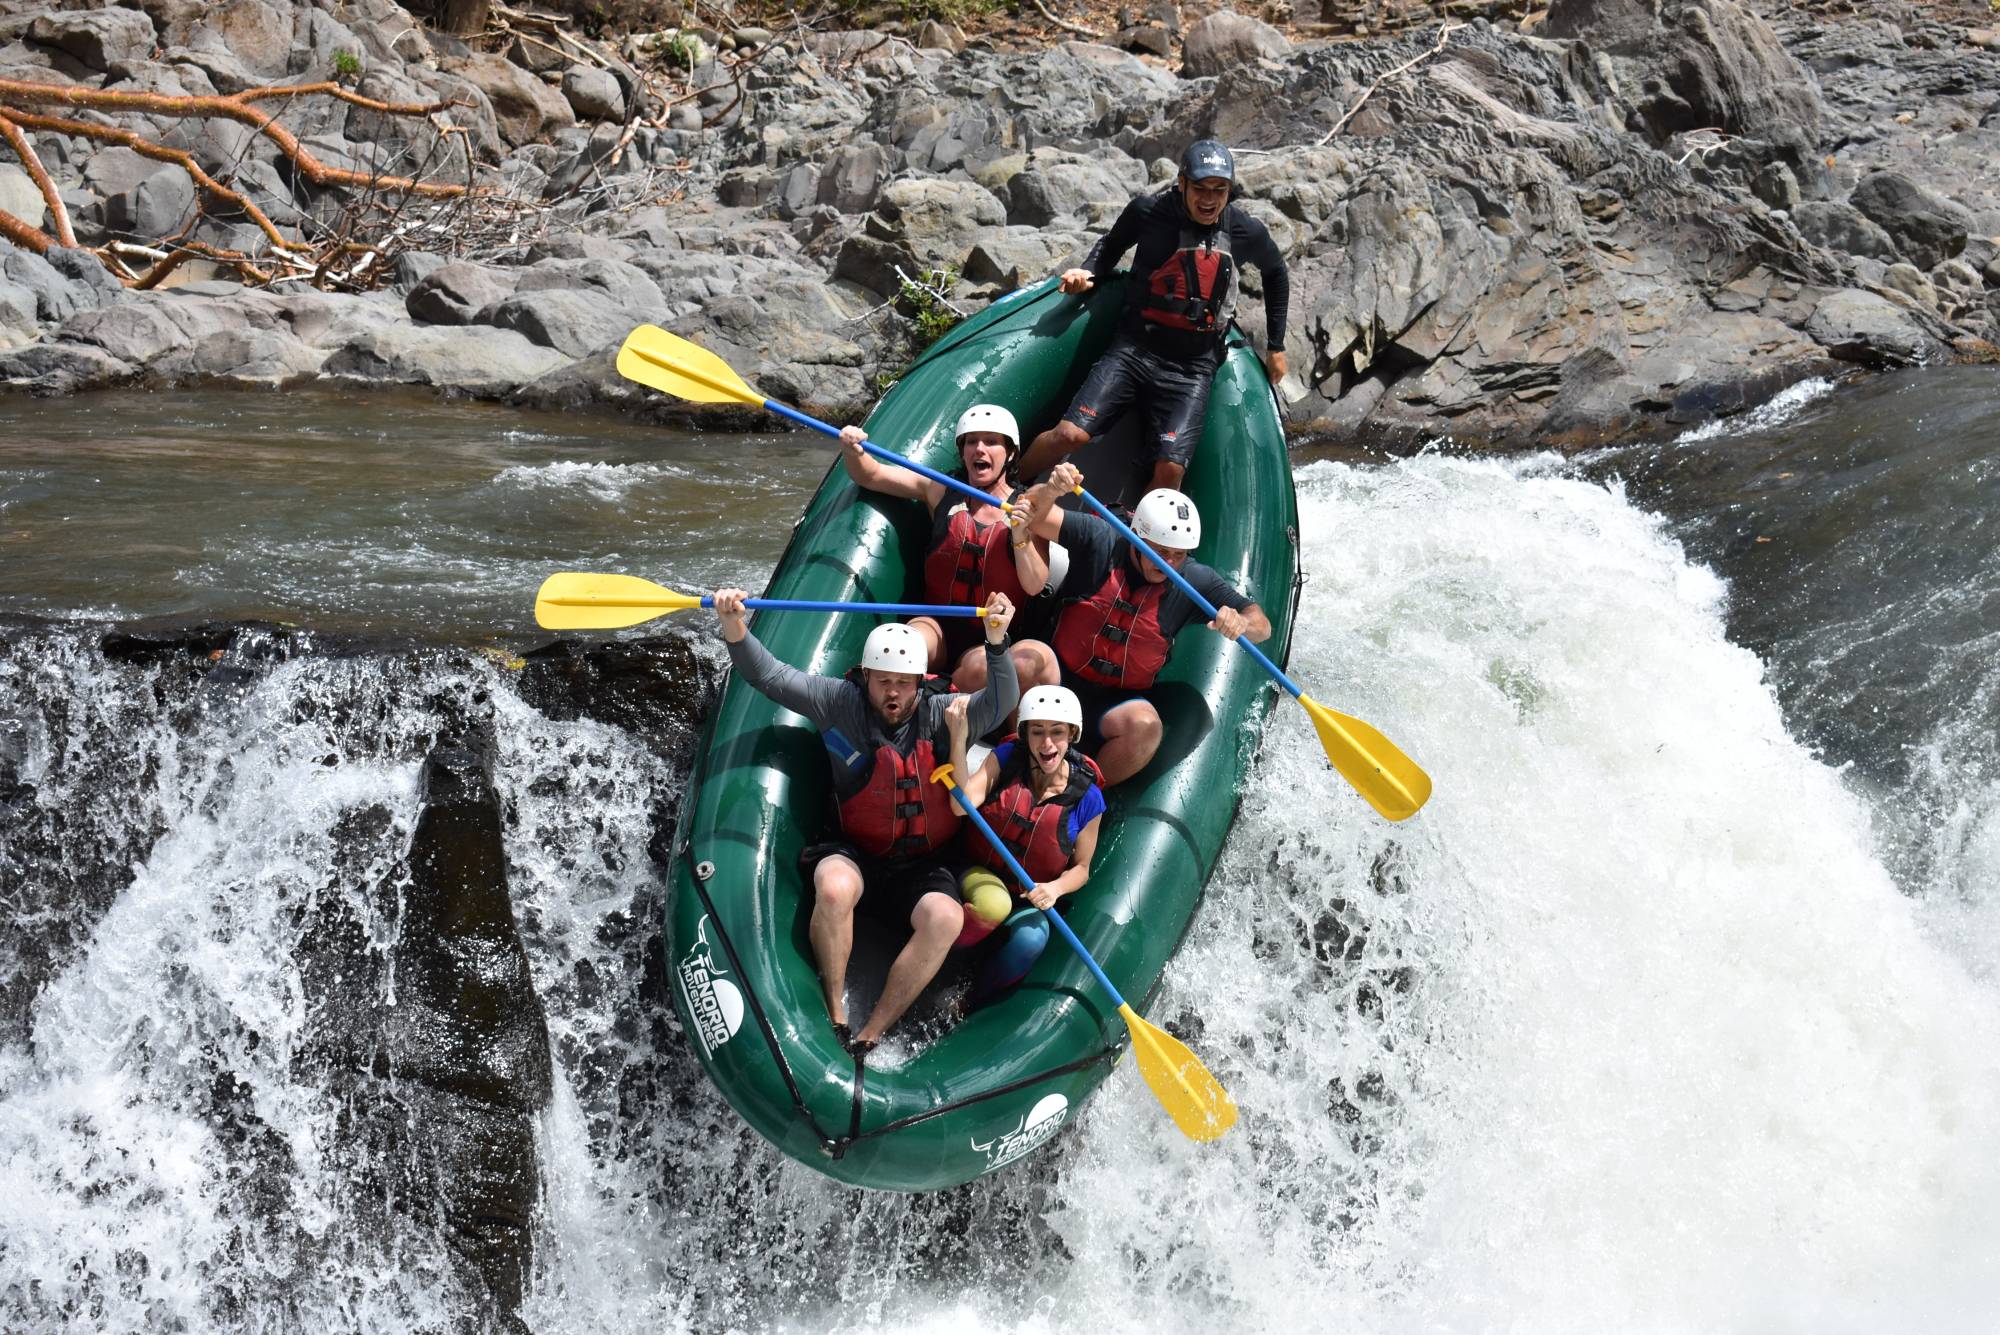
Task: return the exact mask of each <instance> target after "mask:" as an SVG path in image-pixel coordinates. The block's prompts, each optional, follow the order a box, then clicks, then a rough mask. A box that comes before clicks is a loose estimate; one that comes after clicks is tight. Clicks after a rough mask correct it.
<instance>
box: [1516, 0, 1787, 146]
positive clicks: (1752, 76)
mask: <svg viewBox="0 0 2000 1335" xmlns="http://www.w3.org/2000/svg"><path fill="white" fill-rule="evenodd" d="M1541 31H1542V34H1543V35H1546V36H1548V37H1553V38H1567V39H1570V40H1572V41H1575V42H1576V43H1578V46H1579V50H1578V52H1577V53H1576V56H1575V58H1574V59H1572V61H1571V69H1572V72H1573V73H1574V74H1575V75H1576V77H1577V79H1578V81H1579V83H1580V84H1581V85H1582V86H1583V87H1584V88H1586V89H1588V90H1590V91H1592V92H1593V93H1594V94H1595V96H1597V97H1598V98H1600V99H1602V100H1603V101H1605V102H1608V103H1611V104H1613V105H1615V106H1617V107H1619V108H1620V109H1621V110H1622V111H1623V112H1624V114H1625V117H1626V121H1627V124H1628V125H1629V126H1630V127H1631V128H1633V129H1637V130H1641V131H1643V132H1644V133H1645V134H1647V135H1648V137H1650V138H1651V139H1652V140H1653V142H1655V143H1660V144H1664V143H1665V142H1666V141H1667V140H1668V139H1669V138H1671V137H1672V136H1674V135H1676V134H1684V133H1686V132H1688V131H1690V130H1698V129H1706V128H1713V129H1718V130H1724V131H1727V132H1728V133H1730V134H1736V135H1742V134H1749V135H1754V136H1757V137H1759V138H1762V139H1766V140H1769V141H1771V142H1773V143H1780V144H1784V145H1786V146H1788V147H1790V148H1791V149H1792V150H1793V151H1794V156H1797V157H1799V158H1801V160H1803V159H1804V158H1805V157H1808V156H1810V154H1811V149H1812V146H1813V145H1814V144H1816V143H1817V142H1818V140H1819V136H1820V129H1821V126H1822V124H1823V123H1824V121H1825V118H1826V106H1825V103H1824V102H1823V101H1822V100H1821V97H1820V93H1819V86H1818V84H1817V83H1816V82H1815V81H1814V79H1813V77H1812V75H1811V74H1810V73H1809V72H1808V71H1807V70H1806V68H1805V67H1804V66H1803V65H1801V64H1800V63H1799V62H1798V61H1797V60H1796V59H1795V58H1794V57H1793V56H1792V55H1791V54H1790V53H1789V52H1788V51H1786V50H1785V47H1784V45H1783V43H1781V42H1780V41H1779V40H1778V36H1777V34H1776V33H1775V32H1773V31H1772V29H1771V25H1770V24H1768V23H1766V22H1765V21H1764V20H1763V19H1762V18H1760V17H1758V16H1757V15H1756V14H1754V13H1751V12H1750V11H1749V10H1747V9H1745V8H1743V7H1742V6H1740V5H1738V4H1736V3H1734V0H1554V3H1552V4H1551V5H1550V6H1549V16H1548V18H1547V20H1546V21H1545V22H1544V23H1543V25H1542V30H1541ZM1795 165H1797V164H1795Z"/></svg>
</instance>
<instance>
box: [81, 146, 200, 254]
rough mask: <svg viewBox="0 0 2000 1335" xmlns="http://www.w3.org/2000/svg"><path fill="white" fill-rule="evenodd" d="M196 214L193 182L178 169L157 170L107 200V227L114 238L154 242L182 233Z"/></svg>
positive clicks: (105, 217) (168, 167)
mask: <svg viewBox="0 0 2000 1335" xmlns="http://www.w3.org/2000/svg"><path fill="white" fill-rule="evenodd" d="M193 213H194V182H193V181H192V180H190V179H188V174H187V173H186V172H184V171H182V170H181V169H180V168H179V167H178V166H173V165H161V166H160V169H159V170H158V171H155V172H154V173H153V174H152V175H150V176H148V177H147V178H146V179H145V180H143V181H141V182H139V184H138V185H137V186H136V187H135V188H133V189H131V190H127V191H123V192H120V193H119V194H115V195H111V196H109V197H107V198H106V199H105V201H104V211H103V218H104V226H105V228H106V229H107V230H108V231H110V232H111V234H112V235H114V236H123V237H128V238H130V239H132V240H135V241H148V242H149V241H155V240H158V239H159V238H161V237H165V236H171V235H173V234H174V233H175V232H178V231H180V229H181V227H182V225H183V224H185V223H186V222H187V220H188V219H189V217H191V216H192V215H193Z"/></svg>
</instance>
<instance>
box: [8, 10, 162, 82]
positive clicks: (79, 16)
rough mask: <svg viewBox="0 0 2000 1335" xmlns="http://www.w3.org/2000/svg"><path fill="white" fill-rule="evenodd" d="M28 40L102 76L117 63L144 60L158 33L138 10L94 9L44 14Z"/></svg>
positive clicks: (35, 23)
mask: <svg viewBox="0 0 2000 1335" xmlns="http://www.w3.org/2000/svg"><path fill="white" fill-rule="evenodd" d="M28 36H29V37H30V38H31V39H32V40H34V41H37V42H40V43H41V44H42V45H44V46H52V47H55V48H56V49H57V50H58V51H62V52H65V53H67V54H68V55H70V56H72V57H74V58H75V59H76V60H77V61H78V62H79V63H81V64H82V65H83V66H84V67H85V68H87V69H93V70H96V71H98V72H99V73H103V72H105V71H108V70H109V69H110V68H111V66H112V65H113V64H114V63H117V62H121V61H128V60H137V59H139V58H141V57H143V56H144V55H145V54H146V53H147V52H148V51H150V50H151V49H152V47H153V39H154V36H155V33H154V29H153V21H152V20H151V19H149V18H147V17H146V16H145V15H144V14H141V13H139V12H137V11H136V10H131V9H94V10H85V11H82V12H68V13H55V14H43V15H41V16H40V17H39V18H37V19H36V20H35V21H34V24H33V26H31V27H30V28H29V29H28Z"/></svg>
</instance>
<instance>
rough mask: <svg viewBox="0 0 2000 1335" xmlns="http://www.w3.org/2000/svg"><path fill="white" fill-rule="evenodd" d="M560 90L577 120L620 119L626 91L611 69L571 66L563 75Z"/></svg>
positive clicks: (623, 112) (623, 114) (622, 113)
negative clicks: (619, 84) (620, 85)
mask: <svg viewBox="0 0 2000 1335" xmlns="http://www.w3.org/2000/svg"><path fill="white" fill-rule="evenodd" d="M562 93H563V96H564V97H565V98H567V99H568V100H569V105H570V109H571V110H572V111H574V112H575V113H576V115H577V119H578V120H586V121H621V122H622V121H623V120H624V119H625V90H624V89H623V88H621V87H619V86H618V80H617V79H616V78H614V77H613V76H612V73H611V71H610V70H607V69H599V68H598V67H597V66H595V65H572V66H570V67H569V70H568V71H567V72H566V73H565V74H564V75H563V81H562Z"/></svg>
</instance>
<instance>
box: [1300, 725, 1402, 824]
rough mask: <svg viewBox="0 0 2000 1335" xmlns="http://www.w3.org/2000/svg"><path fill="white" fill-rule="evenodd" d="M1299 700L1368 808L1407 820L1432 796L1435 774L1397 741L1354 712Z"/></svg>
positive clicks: (1328, 752) (1328, 753)
mask: <svg viewBox="0 0 2000 1335" xmlns="http://www.w3.org/2000/svg"><path fill="white" fill-rule="evenodd" d="M1299 703H1300V704H1302V705H1304V706H1305V707H1306V713H1308V714H1310V715H1312V721H1313V728H1314V730H1315V731H1317V732H1318V733H1319V742H1320V745H1321V746H1324V747H1325V748H1326V758H1327V759H1328V760H1331V761H1332V762H1333V767H1334V768H1335V769H1337V770H1339V771H1340V773H1341V776H1342V777H1343V778H1345V779H1346V780H1347V781H1348V782H1349V783H1351V784H1353V785H1354V790H1355V791H1356V792H1358V793H1360V794H1361V795H1362V796H1363V797H1365V798H1367V799H1368V805H1369V806H1371V807H1374V808H1375V809H1376V810H1377V811H1379V812H1381V813H1382V814H1383V815H1384V816H1385V817H1387V818H1388V819H1390V820H1404V819H1406V818H1408V817H1410V816H1414V815H1416V814H1417V809H1418V808H1419V807H1421V806H1423V804H1424V803H1425V802H1428V801H1429V800H1430V796H1431V776H1430V775H1428V774H1426V773H1424V772H1423V770H1421V769H1419V768H1418V767H1417V762H1416V761H1414V760H1412V759H1410V758H1409V757H1408V756H1406V755H1404V754H1403V753H1402V752H1401V751H1399V750H1397V749H1396V744H1395V743H1394V742H1392V741H1390V740H1389V739H1388V738H1387V737H1384V736H1383V735H1382V734H1381V733H1379V732H1377V731H1375V729H1373V728H1371V727H1369V726H1368V725H1367V724H1366V723H1363V722H1362V721H1361V720H1360V719H1358V718H1355V717H1354V716H1353V715H1352V714H1342V713H1339V712H1337V711H1335V710H1331V709H1328V708H1327V707H1326V706H1325V705H1323V704H1320V703H1318V702H1317V701H1315V700H1313V699H1311V698H1309V697H1307V696H1303V695H1302V696H1300V697H1299Z"/></svg>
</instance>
